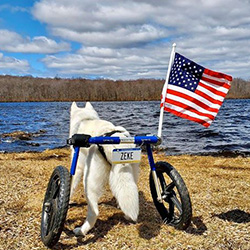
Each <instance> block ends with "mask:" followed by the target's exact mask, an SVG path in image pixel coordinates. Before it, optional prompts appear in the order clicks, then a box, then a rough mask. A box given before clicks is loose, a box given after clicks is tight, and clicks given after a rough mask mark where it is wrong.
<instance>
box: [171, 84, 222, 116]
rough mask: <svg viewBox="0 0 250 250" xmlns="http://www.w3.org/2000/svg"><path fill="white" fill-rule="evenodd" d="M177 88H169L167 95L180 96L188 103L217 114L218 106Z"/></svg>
mask: <svg viewBox="0 0 250 250" xmlns="http://www.w3.org/2000/svg"><path fill="white" fill-rule="evenodd" d="M178 88H179V87H177V86H169V88H168V90H167V93H169V94H173V95H177V96H180V97H182V98H184V99H187V100H189V101H192V102H194V103H195V104H197V105H198V106H201V107H202V108H204V109H206V110H209V111H211V112H218V110H219V108H220V105H218V104H214V103H212V102H210V101H208V100H207V99H205V98H203V97H201V96H199V95H197V94H195V93H193V92H191V91H187V90H184V89H182V88H179V89H178Z"/></svg>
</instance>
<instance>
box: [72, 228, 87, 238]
mask: <svg viewBox="0 0 250 250" xmlns="http://www.w3.org/2000/svg"><path fill="white" fill-rule="evenodd" d="M73 233H74V234H75V236H84V234H83V232H82V230H81V227H76V228H75V229H74V230H73Z"/></svg>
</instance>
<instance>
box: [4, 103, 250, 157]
mask: <svg viewBox="0 0 250 250" xmlns="http://www.w3.org/2000/svg"><path fill="white" fill-rule="evenodd" d="M92 104H93V106H94V108H95V109H96V110H97V112H98V113H99V116H100V117H101V118H102V119H106V120H109V121H111V122H113V123H114V124H115V125H121V126H124V127H125V128H126V129H127V130H128V131H129V132H131V134H132V135H136V134H144V133H150V134H157V129H158V120H159V105H160V103H159V102H158V101H150V102H147V101H143V102H93V103H92ZM78 105H79V106H84V103H78ZM70 106H71V103H69V102H33V103H0V152H22V151H43V150H45V149H48V148H49V149H51V148H57V147H64V146H65V145H66V139H67V138H68V134H69V110H70ZM13 131H25V132H28V133H33V137H32V138H31V140H20V139H14V138H12V137H3V136H1V135H2V134H4V133H10V132H13ZM162 134H163V143H162V144H161V146H160V149H161V150H163V151H165V152H166V153H167V154H168V155H176V154H195V155H200V154H204V155H207V154H208V155H209V154H211V155H225V156H227V155H228V156H231V155H243V156H250V99H246V100H225V101H224V103H223V105H222V107H221V109H220V111H219V113H218V115H217V117H216V118H215V121H214V122H213V123H212V125H211V126H210V127H209V128H205V127H203V126H201V125H199V124H196V123H194V122H191V121H188V120H185V119H182V118H179V117H176V116H174V115H172V114H170V113H167V112H165V114H164V125H163V133H162Z"/></svg>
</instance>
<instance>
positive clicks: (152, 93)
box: [0, 75, 250, 102]
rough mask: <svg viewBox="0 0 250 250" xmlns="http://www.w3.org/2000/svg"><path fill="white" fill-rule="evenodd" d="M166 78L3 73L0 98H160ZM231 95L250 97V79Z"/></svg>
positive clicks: (238, 81)
mask: <svg viewBox="0 0 250 250" xmlns="http://www.w3.org/2000/svg"><path fill="white" fill-rule="evenodd" d="M164 82H165V80H156V79H138V80H128V81H123V80H116V81H114V80H108V79H96V80H90V79H81V78H79V79H62V78H58V77H55V78H36V77H31V76H24V77H20V76H9V75H5V76H0V102H33V101H143V100H149V101H150V100H160V97H161V91H162V87H163V84H164ZM227 98H250V82H249V81H245V80H242V79H240V78H236V79H234V80H233V82H232V87H231V89H230V91H229V93H228V96H227Z"/></svg>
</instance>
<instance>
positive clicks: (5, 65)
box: [0, 53, 29, 73]
mask: <svg viewBox="0 0 250 250" xmlns="http://www.w3.org/2000/svg"><path fill="white" fill-rule="evenodd" d="M0 70H1V72H5V73H6V72H13V71H14V72H17V73H25V72H27V71H28V70H29V63H28V62H27V61H26V60H18V59H16V58H14V57H7V56H4V55H3V53H0Z"/></svg>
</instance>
